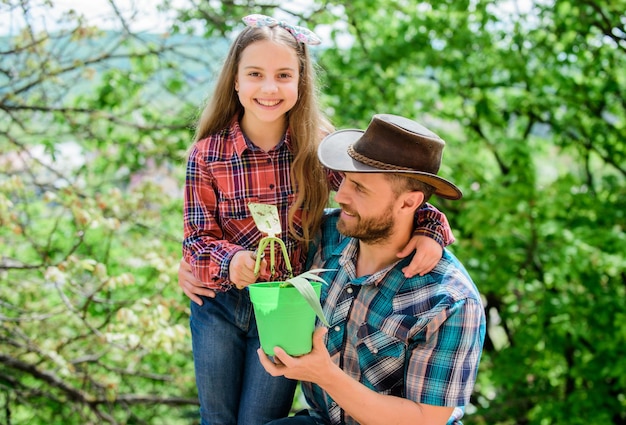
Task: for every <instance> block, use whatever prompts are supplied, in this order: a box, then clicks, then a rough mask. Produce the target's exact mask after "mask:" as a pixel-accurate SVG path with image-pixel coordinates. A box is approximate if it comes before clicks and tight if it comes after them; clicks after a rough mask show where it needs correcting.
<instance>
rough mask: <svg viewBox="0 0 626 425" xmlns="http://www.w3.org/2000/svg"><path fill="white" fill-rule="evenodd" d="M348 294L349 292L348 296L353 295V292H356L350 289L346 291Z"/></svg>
mask: <svg viewBox="0 0 626 425" xmlns="http://www.w3.org/2000/svg"><path fill="white" fill-rule="evenodd" d="M346 292H347V293H348V294H351V293H352V292H354V291H353V290H352V288H348V289H346Z"/></svg>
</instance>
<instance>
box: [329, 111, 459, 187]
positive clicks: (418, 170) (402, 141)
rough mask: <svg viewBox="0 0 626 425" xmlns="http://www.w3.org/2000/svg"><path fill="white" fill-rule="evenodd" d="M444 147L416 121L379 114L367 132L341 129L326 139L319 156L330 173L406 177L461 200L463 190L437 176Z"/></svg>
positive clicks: (375, 116)
mask: <svg viewBox="0 0 626 425" xmlns="http://www.w3.org/2000/svg"><path fill="white" fill-rule="evenodd" d="M445 144H446V143H445V142H444V141H443V140H442V139H441V137H439V136H437V135H436V134H435V133H433V132H432V131H430V130H428V129H427V128H426V127H424V126H422V125H420V124H418V123H416V122H415V121H412V120H410V119H408V118H404V117H400V116H398V115H390V114H377V115H374V117H373V118H372V121H371V122H370V124H369V126H368V127H367V129H366V130H365V131H363V130H339V131H336V132H334V133H332V134H329V135H328V136H326V138H324V140H322V143H321V144H320V146H319V148H318V151H317V155H318V157H319V159H320V161H321V162H322V164H323V165H324V166H325V167H327V168H330V169H331V170H337V171H344V172H348V173H397V174H407V175H409V176H410V177H412V178H415V179H418V180H421V181H423V182H424V183H427V184H429V185H431V186H433V187H434V188H435V195H438V196H440V197H442V198H446V199H460V198H461V196H463V194H462V193H461V190H460V189H459V188H458V187H456V186H455V185H454V184H452V183H450V182H449V181H447V180H446V179H444V178H441V177H439V176H438V175H437V172H438V171H439V166H440V165H441V156H442V152H443V147H444V146H445Z"/></svg>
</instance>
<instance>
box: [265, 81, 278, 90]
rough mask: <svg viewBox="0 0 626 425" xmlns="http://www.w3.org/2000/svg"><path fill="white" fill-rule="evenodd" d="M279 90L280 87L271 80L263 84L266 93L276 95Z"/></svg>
mask: <svg viewBox="0 0 626 425" xmlns="http://www.w3.org/2000/svg"><path fill="white" fill-rule="evenodd" d="M277 90H278V86H276V83H275V82H274V81H273V80H271V79H267V80H265V81H264V82H263V91H264V92H265V93H274V92H276V91H277Z"/></svg>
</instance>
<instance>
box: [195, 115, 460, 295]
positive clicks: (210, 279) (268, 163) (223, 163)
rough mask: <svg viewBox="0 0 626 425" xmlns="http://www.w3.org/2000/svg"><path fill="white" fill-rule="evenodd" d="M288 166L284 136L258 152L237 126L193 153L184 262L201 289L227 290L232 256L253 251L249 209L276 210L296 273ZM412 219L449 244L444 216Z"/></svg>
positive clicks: (427, 210)
mask: <svg viewBox="0 0 626 425" xmlns="http://www.w3.org/2000/svg"><path fill="white" fill-rule="evenodd" d="M292 162H293V153H292V152H291V139H290V136H289V131H287V132H286V134H285V136H284V137H283V140H281V141H280V143H278V145H276V147H274V148H273V149H272V150H270V151H269V152H265V151H263V150H262V149H260V148H258V147H257V146H255V145H254V144H253V143H252V142H251V141H250V140H247V139H246V137H245V136H244V134H243V132H242V131H241V127H240V126H239V122H238V121H237V119H234V120H233V121H232V123H231V125H230V127H229V128H226V129H224V130H223V131H221V132H219V133H216V134H213V135H211V136H209V137H207V138H205V139H203V140H200V141H198V142H197V143H196V144H195V145H194V146H193V148H192V150H191V152H190V155H189V159H188V161H187V173H186V178H185V193H184V211H183V220H184V240H183V258H184V259H185V261H186V262H187V263H189V264H190V265H191V267H192V270H193V273H194V275H195V276H196V277H197V278H198V279H200V280H201V281H202V282H205V283H206V284H207V286H208V287H210V288H212V289H215V290H218V291H225V290H228V289H230V287H231V286H232V285H231V283H230V281H229V279H228V266H229V264H230V260H231V259H232V257H233V255H235V253H237V252H238V251H241V250H250V251H254V250H255V249H256V248H257V246H258V243H259V241H260V240H261V238H262V237H263V234H262V233H261V232H259V230H258V229H257V228H256V226H255V224H254V220H253V219H252V215H251V214H250V211H249V210H248V203H249V202H259V203H264V204H273V205H276V207H277V209H278V214H279V216H280V221H281V227H282V233H281V234H280V235H278V236H279V237H280V238H281V239H282V240H283V242H285V245H286V248H287V252H288V255H289V261H290V262H291V265H292V268H293V274H294V275H297V274H300V273H302V271H303V268H304V264H305V261H306V254H305V252H304V249H303V246H302V244H301V243H299V242H298V241H296V240H295V239H294V238H292V237H291V236H290V235H289V232H288V229H289V227H288V223H287V213H288V210H289V206H290V205H291V204H292V202H293V201H294V200H295V197H296V193H295V192H294V190H293V188H292V185H291V176H290V173H289V171H290V166H291V163H292ZM328 181H329V184H330V187H331V188H332V189H333V190H336V189H338V187H339V183H340V182H341V177H340V175H339V173H336V172H329V174H328ZM416 220H417V227H418V229H417V230H416V234H423V235H427V236H430V237H432V238H433V239H435V240H437V241H438V242H439V243H440V244H442V245H443V246H446V245H448V244H450V243H452V242H454V236H453V235H452V231H451V230H450V226H449V225H448V221H447V219H446V217H445V215H443V214H442V213H441V212H440V211H439V210H437V209H436V208H434V207H432V206H430V205H426V206H425V207H424V208H422V209H420V210H419V212H418V214H417V217H416ZM295 228H296V231H297V232H298V234H300V235H301V234H302V228H301V214H300V213H297V214H296V216H295ZM268 250H269V247H268ZM268 252H269V251H268ZM276 259H277V261H276V273H277V274H276V275H275V276H274V277H273V279H275V280H284V279H285V278H287V277H289V276H288V272H287V268H286V267H285V261H284V259H283V258H282V255H281V254H280V253H278V254H277V255H276Z"/></svg>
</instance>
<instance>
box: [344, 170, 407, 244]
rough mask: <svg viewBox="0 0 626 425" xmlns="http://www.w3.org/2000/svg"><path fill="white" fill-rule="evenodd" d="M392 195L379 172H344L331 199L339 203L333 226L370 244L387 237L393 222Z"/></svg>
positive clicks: (393, 201)
mask: <svg viewBox="0 0 626 425" xmlns="http://www.w3.org/2000/svg"><path fill="white" fill-rule="evenodd" d="M396 200H397V197H396V195H395V194H394V193H393V191H392V190H391V184H390V182H389V181H388V180H387V179H386V178H385V176H384V175H383V174H380V173H346V174H345V177H344V180H343V182H342V183H341V186H340V187H339V190H338V191H337V194H336V195H335V201H336V202H337V203H338V204H339V206H340V207H341V210H342V211H341V216H340V217H339V221H338V222H337V230H339V232H341V233H342V234H343V235H346V236H351V237H353V238H357V239H359V240H361V241H362V242H365V243H368V244H372V243H376V242H381V241H384V240H385V239H387V238H388V237H389V236H390V235H391V234H392V233H393V229H394V225H395V221H394V204H395V201H396Z"/></svg>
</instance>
